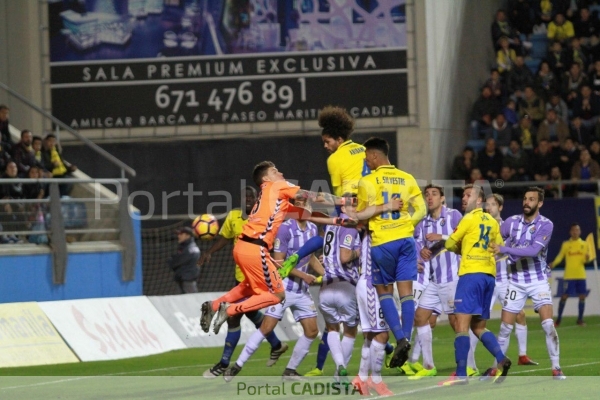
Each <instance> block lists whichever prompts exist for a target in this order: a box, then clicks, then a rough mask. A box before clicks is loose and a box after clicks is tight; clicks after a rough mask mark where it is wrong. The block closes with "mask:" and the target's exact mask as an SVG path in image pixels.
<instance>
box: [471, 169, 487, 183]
mask: <svg viewBox="0 0 600 400" xmlns="http://www.w3.org/2000/svg"><path fill="white" fill-rule="evenodd" d="M483 179H485V178H484V177H483V175H482V174H481V170H480V169H479V168H473V169H472V170H471V175H470V176H469V179H468V180H467V183H475V182H477V181H481V180H483Z"/></svg>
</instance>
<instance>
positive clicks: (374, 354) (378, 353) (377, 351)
mask: <svg viewBox="0 0 600 400" xmlns="http://www.w3.org/2000/svg"><path fill="white" fill-rule="evenodd" d="M384 359H385V344H383V343H379V342H378V341H377V340H373V341H372V342H371V379H372V380H373V383H379V382H381V367H382V365H383V360H384Z"/></svg>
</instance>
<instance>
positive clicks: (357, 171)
mask: <svg viewBox="0 0 600 400" xmlns="http://www.w3.org/2000/svg"><path fill="white" fill-rule="evenodd" d="M327 170H328V171H329V176H330V177H331V185H332V186H333V194H334V195H336V196H341V195H343V194H344V193H353V194H355V193H356V192H358V181H359V180H360V178H362V177H363V176H365V175H368V174H369V173H370V172H371V171H370V170H369V168H368V167H367V164H366V163H365V146H363V145H362V144H358V143H354V142H353V141H352V140H346V141H345V142H344V143H342V144H340V146H339V147H338V149H337V150H336V151H335V152H334V153H332V154H331V155H330V156H329V158H328V159H327Z"/></svg>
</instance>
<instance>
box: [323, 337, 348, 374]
mask: <svg viewBox="0 0 600 400" xmlns="http://www.w3.org/2000/svg"><path fill="white" fill-rule="evenodd" d="M327 344H328V345H329V350H330V351H331V358H333V362H334V363H335V369H336V372H337V367H339V366H340V365H342V366H344V367H346V366H345V365H344V353H342V342H341V341H340V333H339V332H327Z"/></svg>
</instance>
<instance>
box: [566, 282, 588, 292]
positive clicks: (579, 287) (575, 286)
mask: <svg viewBox="0 0 600 400" xmlns="http://www.w3.org/2000/svg"><path fill="white" fill-rule="evenodd" d="M563 293H564V294H568V295H569V296H577V295H580V294H587V286H586V284H585V279H565V280H564V281H563Z"/></svg>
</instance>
